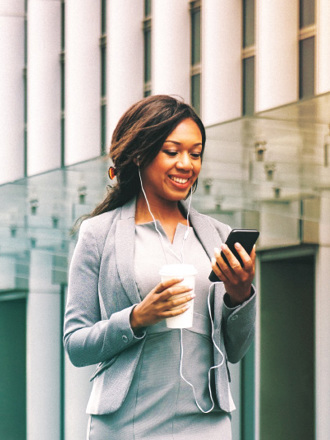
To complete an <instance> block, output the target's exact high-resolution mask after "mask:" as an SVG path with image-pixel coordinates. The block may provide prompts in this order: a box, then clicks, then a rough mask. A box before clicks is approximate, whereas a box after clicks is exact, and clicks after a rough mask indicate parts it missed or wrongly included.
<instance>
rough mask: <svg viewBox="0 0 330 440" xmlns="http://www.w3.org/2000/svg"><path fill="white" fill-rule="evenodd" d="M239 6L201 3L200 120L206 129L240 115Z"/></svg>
mask: <svg viewBox="0 0 330 440" xmlns="http://www.w3.org/2000/svg"><path fill="white" fill-rule="evenodd" d="M241 3H242V2H241V1H240V0H230V1H228V0H227V1H218V0H206V1H203V3H202V99H203V101H202V117H203V121H204V123H205V124H206V125H212V124H216V123H219V122H223V121H225V120H229V119H234V118H237V117H240V116H241V114H242V68H241V66H242V60H241V52H242V5H241Z"/></svg>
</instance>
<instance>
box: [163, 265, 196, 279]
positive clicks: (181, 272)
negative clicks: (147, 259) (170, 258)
mask: <svg viewBox="0 0 330 440" xmlns="http://www.w3.org/2000/svg"><path fill="white" fill-rule="evenodd" d="M196 274H197V270H196V269H195V267H194V266H193V265H192V264H166V265H165V266H163V267H162V268H161V269H160V271H159V275H161V276H172V277H174V278H181V277H184V276H187V275H188V276H189V275H196Z"/></svg>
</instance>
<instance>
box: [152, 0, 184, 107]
mask: <svg viewBox="0 0 330 440" xmlns="http://www.w3.org/2000/svg"><path fill="white" fill-rule="evenodd" d="M151 44H152V77H151V83H152V94H153V95H158V94H175V95H179V96H181V97H182V98H183V99H184V100H185V101H186V102H189V101H190V12H189V2H188V0H180V1H177V0H166V1H157V0H154V1H153V3H152V43H151Z"/></svg>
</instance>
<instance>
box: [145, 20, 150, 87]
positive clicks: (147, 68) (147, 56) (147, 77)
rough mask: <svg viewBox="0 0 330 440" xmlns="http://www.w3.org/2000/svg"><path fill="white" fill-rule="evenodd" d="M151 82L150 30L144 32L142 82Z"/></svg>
mask: <svg viewBox="0 0 330 440" xmlns="http://www.w3.org/2000/svg"><path fill="white" fill-rule="evenodd" d="M150 80H151V29H147V30H145V31H144V82H145V83H146V82H149V81H150Z"/></svg>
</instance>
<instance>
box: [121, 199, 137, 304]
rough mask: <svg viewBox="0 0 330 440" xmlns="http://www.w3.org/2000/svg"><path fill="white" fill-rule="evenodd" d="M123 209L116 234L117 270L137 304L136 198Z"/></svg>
mask: <svg viewBox="0 0 330 440" xmlns="http://www.w3.org/2000/svg"><path fill="white" fill-rule="evenodd" d="M121 209H122V211H121V216H120V219H119V220H118V222H117V225H116V235H115V246H116V259H117V270H118V274H119V278H120V281H121V284H122V286H123V288H124V290H125V292H126V295H127V296H128V298H129V299H130V301H131V302H132V304H136V303H138V302H140V301H141V298H140V296H139V291H138V289H137V286H136V283H135V276H134V247H135V246H134V243H135V199H133V200H132V201H131V202H129V203H128V204H126V205H124V206H123V207H122V208H121Z"/></svg>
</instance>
